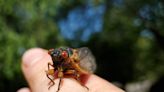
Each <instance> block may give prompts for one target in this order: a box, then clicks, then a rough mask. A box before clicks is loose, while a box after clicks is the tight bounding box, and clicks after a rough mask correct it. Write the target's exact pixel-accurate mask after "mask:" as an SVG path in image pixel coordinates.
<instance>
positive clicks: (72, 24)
mask: <svg viewBox="0 0 164 92" xmlns="http://www.w3.org/2000/svg"><path fill="white" fill-rule="evenodd" d="M163 28H164V1H163V0H21V1H20V0H0V92H15V91H16V90H17V89H19V88H20V87H24V86H27V83H26V81H25V80H24V77H23V75H22V72H21V68H20V63H21V56H22V54H23V53H24V52H25V51H26V50H28V49H29V48H33V47H41V48H44V49H49V48H56V47H59V46H69V47H73V48H77V47H83V46H86V47H89V48H90V49H91V51H92V52H93V54H94V55H95V57H96V60H97V64H98V69H97V72H96V74H97V75H99V76H101V77H103V78H105V79H106V80H108V81H111V82H113V83H115V84H116V85H118V86H119V87H121V88H123V89H124V90H126V91H127V92H164V91H162V88H161V85H163V84H162V83H164V82H163V81H164V31H163ZM160 82H161V83H160ZM159 89H161V90H159Z"/></svg>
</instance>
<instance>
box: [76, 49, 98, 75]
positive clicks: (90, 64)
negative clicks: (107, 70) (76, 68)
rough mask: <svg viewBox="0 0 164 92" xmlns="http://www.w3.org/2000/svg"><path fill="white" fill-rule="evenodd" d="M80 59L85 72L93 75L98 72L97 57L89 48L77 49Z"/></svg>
mask: <svg viewBox="0 0 164 92" xmlns="http://www.w3.org/2000/svg"><path fill="white" fill-rule="evenodd" d="M77 50H78V55H79V58H80V66H81V67H82V68H84V69H85V70H87V71H89V72H91V73H93V72H95V70H96V62H95V57H94V56H93V55H92V53H91V51H90V50H89V49H88V48H87V47H82V48H79V49H77Z"/></svg>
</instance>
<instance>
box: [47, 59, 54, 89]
mask: <svg viewBox="0 0 164 92" xmlns="http://www.w3.org/2000/svg"><path fill="white" fill-rule="evenodd" d="M50 66H53V65H52V64H51V63H50V62H49V63H48V70H47V71H46V76H47V78H48V79H49V80H50V82H49V83H48V84H49V85H50V84H51V83H52V85H50V86H49V87H48V89H50V88H51V87H52V86H53V85H55V82H54V81H53V80H54V79H52V78H51V77H49V75H51V76H53V77H54V69H50Z"/></svg>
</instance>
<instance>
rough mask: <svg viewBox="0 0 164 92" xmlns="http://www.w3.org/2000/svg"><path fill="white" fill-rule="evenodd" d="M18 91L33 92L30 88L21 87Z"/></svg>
mask: <svg viewBox="0 0 164 92" xmlns="http://www.w3.org/2000/svg"><path fill="white" fill-rule="evenodd" d="M17 92H31V91H30V89H29V88H21V89H19V90H18V91H17Z"/></svg>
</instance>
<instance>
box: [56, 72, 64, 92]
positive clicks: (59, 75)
mask: <svg viewBox="0 0 164 92" xmlns="http://www.w3.org/2000/svg"><path fill="white" fill-rule="evenodd" d="M58 78H59V84H58V89H57V91H56V92H59V90H60V85H61V83H62V78H63V71H59V72H58Z"/></svg>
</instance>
